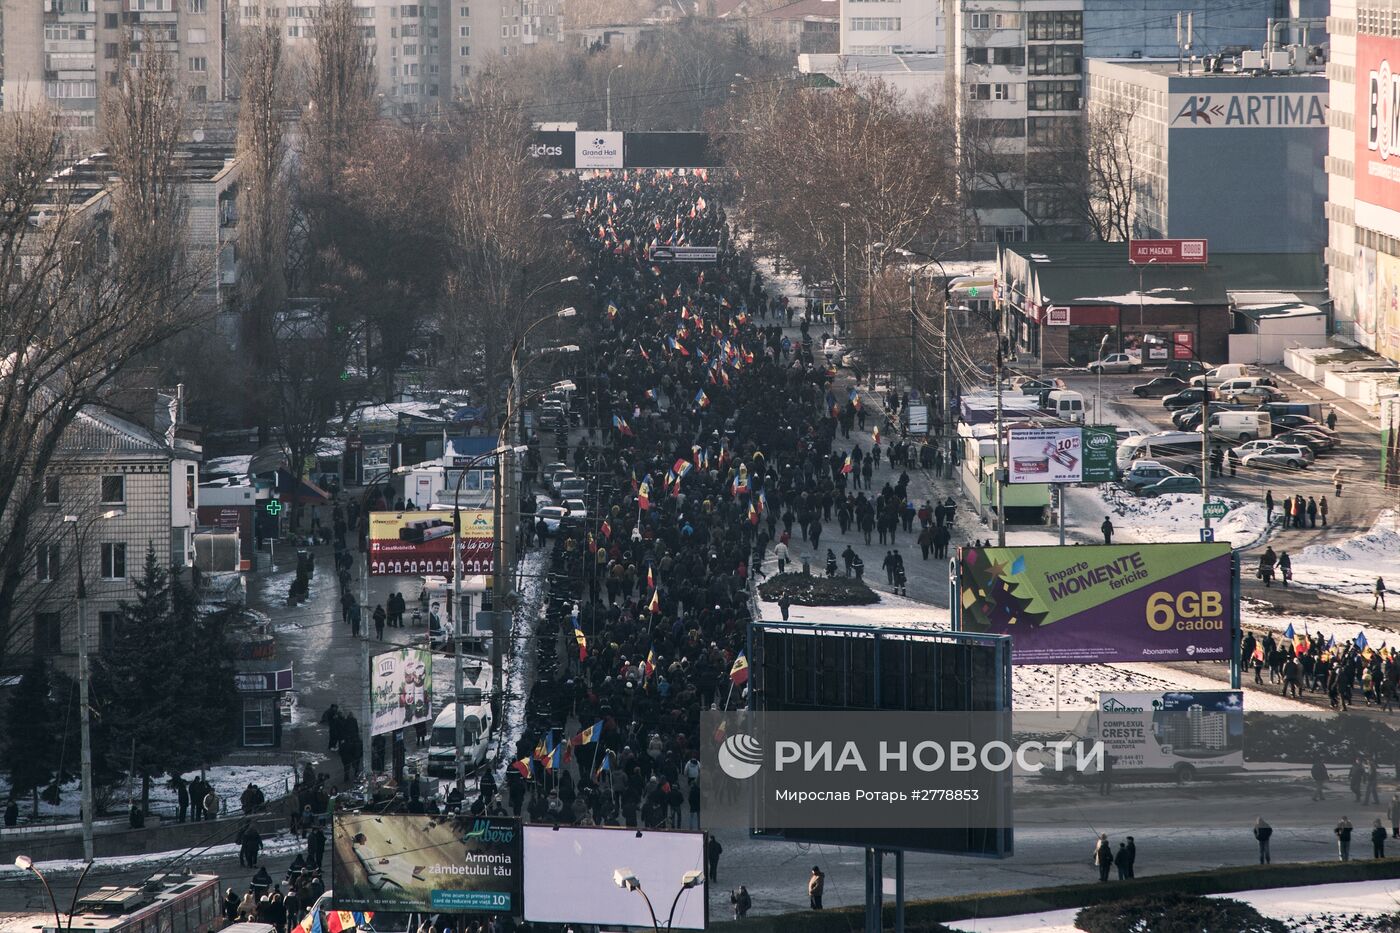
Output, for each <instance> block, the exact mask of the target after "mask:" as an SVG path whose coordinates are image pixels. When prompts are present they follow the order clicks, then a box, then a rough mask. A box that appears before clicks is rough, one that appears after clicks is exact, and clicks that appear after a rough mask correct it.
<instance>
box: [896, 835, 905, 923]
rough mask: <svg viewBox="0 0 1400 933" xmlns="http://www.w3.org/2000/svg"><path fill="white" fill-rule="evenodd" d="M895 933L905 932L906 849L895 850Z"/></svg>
mask: <svg viewBox="0 0 1400 933" xmlns="http://www.w3.org/2000/svg"><path fill="white" fill-rule="evenodd" d="M894 933H904V850H903V849H895V850H894Z"/></svg>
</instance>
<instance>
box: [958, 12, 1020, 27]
mask: <svg viewBox="0 0 1400 933" xmlns="http://www.w3.org/2000/svg"><path fill="white" fill-rule="evenodd" d="M967 19H968V28H969V29H1020V28H1021V14H1020V13H969V14H968V15H967Z"/></svg>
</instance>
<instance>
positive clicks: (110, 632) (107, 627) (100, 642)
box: [97, 612, 122, 651]
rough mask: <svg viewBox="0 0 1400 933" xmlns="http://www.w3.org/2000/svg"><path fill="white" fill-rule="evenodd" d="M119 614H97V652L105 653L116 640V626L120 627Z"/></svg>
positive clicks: (120, 615) (120, 616)
mask: <svg viewBox="0 0 1400 933" xmlns="http://www.w3.org/2000/svg"><path fill="white" fill-rule="evenodd" d="M121 621H122V614H121V613H120V612H99V613H98V614H97V650H98V651H107V650H108V649H110V648H111V647H112V645H113V643H115V642H116V640H117V626H118V625H121Z"/></svg>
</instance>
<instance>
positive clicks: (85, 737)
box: [16, 509, 126, 915]
mask: <svg viewBox="0 0 1400 933" xmlns="http://www.w3.org/2000/svg"><path fill="white" fill-rule="evenodd" d="M125 514H126V510H125V509H110V510H108V511H106V512H103V513H102V515H101V516H100V517H101V518H102V519H104V520H106V519H113V518H120V517H121V516H123V515H125ZM63 523H64V524H65V525H69V526H70V527H72V529H73V557H74V560H76V561H77V564H78V593H77V603H78V607H77V608H78V619H77V622H78V734H79V741H80V742H81V745H82V784H83V788H82V798H83V802H82V808H83V858H84V859H85V860H86V861H87V862H89V863H91V862H92V858H93V843H92V810H93V807H94V806H95V803H94V796H93V787H92V721H91V719H92V717H91V713H90V711H89V708H88V707H89V699H88V694H89V690H90V686H89V684H88V681H89V680H91V679H92V674H91V672H90V671H89V669H88V638H87V579H86V578H85V577H84V576H83V540H82V536H81V535H80V534H79V532H78V516H77V515H65V516H63ZM16 864H18V862H16ZM21 867H28V868H29V869H30V870H31V871H33V872H34V874H36V875H39V872H38V870H37V869H34V868H33V865H32V863H31V864H30V865H29V866H21ZM43 877H44V876H43V875H39V878H40V880H43ZM44 887H46V888H47V887H48V882H44ZM50 896H51V897H52V893H50ZM57 912H58V908H57V907H55V908H54V913H55V915H56V914H57Z"/></svg>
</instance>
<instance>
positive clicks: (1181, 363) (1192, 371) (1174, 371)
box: [1167, 360, 1206, 379]
mask: <svg viewBox="0 0 1400 933" xmlns="http://www.w3.org/2000/svg"><path fill="white" fill-rule="evenodd" d="M1205 371H1206V367H1205V364H1204V363H1202V362H1201V361H1200V360H1167V375H1168V376H1176V377H1177V378H1179V379H1190V378H1191V377H1192V376H1199V375H1201V374H1202V373H1204V372H1205Z"/></svg>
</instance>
